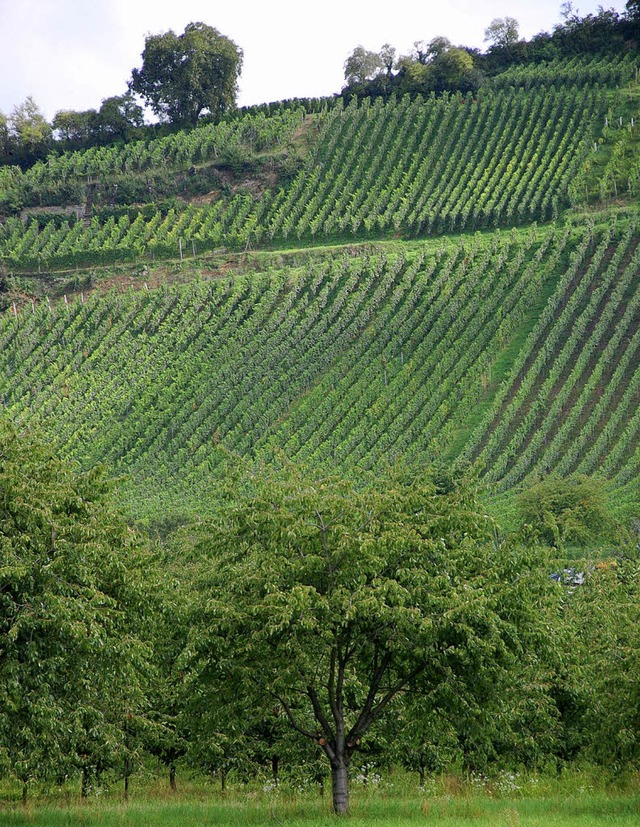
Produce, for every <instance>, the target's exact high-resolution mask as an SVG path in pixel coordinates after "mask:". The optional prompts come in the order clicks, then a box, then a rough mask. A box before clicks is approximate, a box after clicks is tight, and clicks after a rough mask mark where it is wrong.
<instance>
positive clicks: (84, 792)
mask: <svg viewBox="0 0 640 827" xmlns="http://www.w3.org/2000/svg"><path fill="white" fill-rule="evenodd" d="M88 795H89V767H87V765H86V764H83V766H82V782H81V784H80V797H81V798H87V797H88Z"/></svg>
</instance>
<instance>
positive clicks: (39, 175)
mask: <svg viewBox="0 0 640 827" xmlns="http://www.w3.org/2000/svg"><path fill="white" fill-rule="evenodd" d="M552 70H553V71H552ZM536 71H537V74H536ZM630 72H631V62H630V61H617V62H615V61H614V62H613V64H611V65H610V64H608V63H607V62H606V61H604V60H599V61H591V62H583V63H580V62H579V61H574V62H573V63H572V64H568V65H566V66H565V67H564V68H563V69H562V71H561V70H560V67H558V66H556V67H545V66H541V67H537V69H536V70H534V69H531V68H528V69H527V70H526V71H525V70H521V71H516V70H511V71H510V72H507V73H505V75H504V77H503V78H502V80H500V76H499V77H498V78H497V79H496V81H494V83H493V86H488V87H487V88H486V89H485V90H484V91H483V92H482V94H481V95H479V96H478V98H477V99H471V98H468V99H463V97H462V96H460V95H451V96H444V97H442V98H438V99H436V98H435V97H433V96H432V97H431V98H429V99H422V98H416V99H410V98H409V97H405V98H402V99H401V100H396V99H394V98H392V99H390V100H388V101H387V102H383V101H382V100H377V101H376V102H374V103H370V102H369V101H368V100H365V101H364V102H361V103H352V104H349V105H348V106H343V105H342V104H341V103H337V104H335V105H333V106H331V107H329V106H326V107H324V108H323V109H322V111H320V112H316V113H305V111H304V110H303V109H302V108H301V107H296V106H291V107H283V108H282V110H281V111H277V112H276V113H275V114H273V115H271V116H266V115H264V114H260V115H255V114H254V115H247V116H244V118H240V119H238V120H236V121H233V122H230V123H224V124H219V125H216V126H208V127H203V128H199V129H196V130H194V131H193V132H191V133H179V134H178V135H177V136H171V137H170V138H168V139H158V140H157V141H155V142H154V141H151V142H141V143H140V142H139V143H138V144H131V145H127V146H124V147H120V148H111V149H108V150H104V151H101V150H89V151H87V152H85V153H73V154H71V155H68V156H61V157H59V158H53V157H52V158H51V159H50V160H49V161H48V162H47V164H40V165H36V167H34V168H32V169H31V170H28V171H27V172H25V173H20V174H18V173H17V172H16V171H15V170H13V171H12V170H6V169H5V170H4V171H3V172H2V173H0V174H1V175H3V176H4V177H3V178H2V179H1V180H2V181H4V184H5V196H6V200H7V199H8V195H11V197H13V198H15V199H17V201H20V200H21V201H22V204H23V205H24V204H29V205H30V206H26V207H23V209H24V210H25V212H24V214H23V217H22V219H21V218H19V217H17V216H16V217H12V218H8V219H7V220H6V221H5V222H4V223H3V224H1V225H0V256H2V261H3V262H4V266H5V269H6V270H7V271H8V272H9V273H10V274H11V273H13V274H14V276H13V279H12V280H11V276H10V282H9V283H10V286H12V287H13V290H14V292H13V294H12V299H11V301H10V302H9V306H10V310H9V312H5V313H4V315H3V316H2V318H1V320H0V400H1V402H2V404H3V407H4V410H5V412H6V413H7V414H8V415H9V416H10V417H12V418H13V419H15V420H16V421H17V422H18V423H21V424H24V425H31V424H34V423H37V424H39V425H40V426H41V427H42V428H43V429H44V430H45V432H46V433H47V434H48V435H49V436H50V437H51V438H52V439H53V440H56V441H57V442H58V444H59V446H60V450H61V451H62V453H63V454H65V455H66V456H70V457H73V458H75V459H76V460H78V462H79V463H80V464H81V465H82V466H83V467H89V466H91V465H93V464H95V463H96V462H101V461H104V462H107V463H108V464H109V466H110V467H111V468H112V469H113V470H114V472H115V473H117V474H124V475H125V476H126V482H125V483H124V486H123V497H124V498H125V500H126V502H127V507H128V510H129V512H130V513H131V514H132V515H135V516H138V517H142V518H147V519H152V518H156V517H158V516H159V515H163V514H165V515H166V514H169V515H174V516H175V515H177V514H180V513H190V512H192V511H194V510H197V509H200V508H201V507H202V497H203V495H204V493H205V492H206V491H207V489H208V488H209V487H210V485H211V479H212V476H215V474H216V472H217V470H218V468H219V467H220V461H221V460H220V450H219V446H222V447H223V448H226V449H229V450H232V451H236V452H238V453H240V454H243V455H246V456H251V457H256V458H263V459H266V460H267V461H271V460H272V459H273V458H274V457H277V456H278V455H279V454H281V453H283V454H284V455H286V456H287V457H290V458H292V459H294V460H297V461H303V462H306V463H309V464H311V465H316V466H321V467H323V468H326V469H327V470H336V471H339V472H341V473H346V474H355V475H361V474H363V473H365V472H369V471H375V470H376V469H379V468H381V467H383V466H385V465H387V464H394V463H398V462H402V463H407V464H411V463H419V464H422V463H427V462H434V461H435V462H446V463H452V464H454V465H456V464H457V465H460V466H463V465H467V464H469V463H471V464H473V465H474V466H475V467H477V468H478V469H479V473H480V474H481V476H482V477H483V479H484V480H485V481H486V482H487V483H489V484H490V485H491V486H492V489H491V490H493V491H495V492H498V493H499V492H502V493H504V492H507V493H509V492H512V491H514V490H516V489H517V488H518V487H519V486H522V485H523V484H525V483H527V482H528V481H530V480H532V479H534V478H536V477H537V476H540V475H545V474H549V473H557V474H561V475H569V474H572V473H575V472H580V473H585V474H590V475H599V476H602V477H604V478H605V479H607V480H609V481H610V482H611V486H612V488H613V489H614V490H616V491H617V492H618V494H617V495H616V496H617V497H618V498H619V499H620V500H621V501H622V500H624V496H625V494H624V492H627V494H628V496H629V498H630V501H631V510H632V511H633V508H634V507H635V506H634V505H633V502H634V498H635V497H636V494H635V493H634V492H636V490H637V483H638V478H639V474H638V471H639V462H640V445H639V437H638V434H639V433H640V431H639V429H638V424H639V423H638V410H639V409H640V405H639V403H640V360H639V359H638V345H639V341H640V340H639V338H638V336H639V333H638V331H639V329H640V324H639V323H640V279H639V267H640V250H638V241H639V234H638V224H637V211H636V208H635V205H634V201H633V198H634V192H635V190H634V188H635V186H636V183H635V182H636V177H634V176H637V174H638V172H639V171H640V163H639V161H638V158H639V153H638V151H637V143H636V133H635V130H636V128H637V127H636V126H635V122H636V121H637V120H638V117H637V116H634V113H635V111H636V107H637V89H636V87H635V86H633V87H632V88H630V89H629V90H628V91H627V90H625V94H620V93H619V92H617V91H616V89H615V87H613V86H612V85H611V84H616V83H617V84H619V83H621V81H623V80H625V81H626V79H627V77H628V75H629V73H630ZM551 76H553V77H554V78H555V82H554V83H550V82H549V78H550V77H551ZM614 112H615V113H618V112H619V113H620V114H619V115H615V116H614V114H613V113H614ZM603 182H604V183H603ZM115 184H118V188H117V191H116V190H115V189H114V185H115ZM162 187H164V188H165V190H166V192H162V191H160V190H161V188H162ZM158 188H160V190H158V191H155V190H157V189H158ZM612 188H613V189H614V190H615V192H611V190H612ZM141 192H142V193H143V195H144V198H143V199H142V200H138V198H139V196H140V193H141ZM176 194H177V195H176ZM612 195H616V196H617V198H618V202H620V201H622V204H620V203H617V211H611V210H610V212H609V213H599V212H597V210H598V209H600V210H602V208H603V207H605V206H606V202H607V199H609V198H610V197H611V196H612ZM70 196H72V198H71V200H69V199H70ZM165 196H166V197H170V198H171V199H172V200H171V201H170V202H166V201H165V202H162V203H160V201H159V199H161V198H164V197H165ZM74 199H75V200H76V201H79V203H76V205H75V207H74V204H73V200H74ZM145 200H148V203H143V202H144V201H145ZM37 201H40V202H41V206H40V207H38V208H36V207H35V206H34V203H35V202H37ZM114 201H118V202H119V203H117V204H115V203H113V202H114ZM572 204H573V207H574V209H573V210H572V209H571V205H572ZM74 208H75V209H77V215H74V216H70V215H68V214H67V213H68V212H69V210H71V209H74ZM577 209H581V210H582V213H578V212H577V211H576V210H577ZM594 210H595V211H594ZM550 220H552V221H553V223H552V224H549V225H546V226H545V225H544V222H546V221H550ZM535 222H538V223H537V224H536V223H535ZM518 227H519V229H518ZM499 228H502V229H499ZM453 232H456V233H458V235H456V236H452V235H451V233H453ZM434 236H437V237H434ZM318 243H321V244H323V245H325V246H324V247H322V248H318V249H315V250H313V249H311V247H310V245H311V244H318ZM345 243H346V246H340V245H341V244H342V245H344V244H345ZM292 244H293V245H294V246H295V248H296V252H295V253H289V254H285V253H283V252H282V251H283V249H284V248H285V246H286V245H289V246H291V245H292ZM329 244H333V245H334V246H329ZM221 247H224V248H225V249H226V250H227V251H233V250H234V249H235V250H237V251H238V253H239V255H238V256H237V258H236V259H235V263H234V264H233V266H234V267H238V260H240V261H242V262H244V264H243V266H242V267H240V268H239V269H238V270H234V274H232V275H228V274H225V271H224V270H220V269H217V263H219V260H220V259H219V257H218V258H213V259H211V260H209V261H207V260H206V259H205V258H202V256H203V254H204V253H206V251H211V250H219V248H221ZM260 248H264V249H266V250H267V251H270V252H264V253H259V254H258V253H256V250H258V249H260ZM305 248H309V249H305ZM162 258H173V259H174V263H173V264H171V265H169V267H170V268H173V270H174V271H178V270H180V279H179V282H178V283H176V284H174V285H171V286H169V285H168V284H164V285H163V286H161V287H159V288H157V289H151V290H148V289H146V290H145V289H141V288H143V282H144V281H149V283H151V277H152V276H153V267H154V266H157V263H158V261H159V260H160V259H162ZM178 258H179V259H181V261H180V262H176V261H175V259H178ZM154 259H155V265H154V263H153V262H154ZM232 259H233V256H231V257H229V256H227V264H228V263H229V262H230V261H232ZM190 260H192V262H191V263H189V261H190ZM127 261H130V262H133V265H132V266H134V267H135V270H131V273H132V274H133V275H132V277H131V278H130V279H129V280H130V281H132V282H134V283H135V284H136V285H137V287H138V288H139V289H137V290H127V291H126V292H124V293H123V292H121V289H120V290H112V291H111V292H108V293H107V294H106V295H105V294H103V293H102V292H101V291H97V292H94V293H93V294H92V295H91V296H88V295H87V296H85V292H87V291H86V289H85V288H84V287H83V293H82V294H80V293H79V292H78V290H76V291H75V293H74V296H72V297H71V299H70V300H69V298H68V297H65V301H64V302H60V301H58V302H57V303H55V302H54V303H53V304H51V303H50V302H49V300H48V299H47V300H45V298H44V291H45V290H46V285H47V284H48V283H49V282H48V280H49V279H50V273H51V271H52V270H53V269H55V268H64V267H80V266H85V267H86V266H92V267H93V268H94V269H93V270H91V271H85V272H84V273H82V272H79V271H78V272H76V274H75V275H72V277H71V280H72V282H73V283H75V285H76V286H79V285H84V284H88V283H89V282H92V283H95V282H98V283H99V282H100V279H106V278H107V277H110V276H112V275H113V271H105V272H104V273H102V275H101V274H100V271H99V270H97V269H96V266H97V265H98V264H103V265H104V264H111V265H113V264H114V263H116V262H125V263H126V262H127ZM147 268H149V269H147ZM189 268H190V269H189ZM38 271H41V273H40V275H38ZM120 272H121V275H122V273H125V272H126V271H125V270H121V271H120ZM168 272H169V271H168V270H166V269H165V270H164V271H163V273H164V275H165V276H166V275H167V273H168ZM17 273H22V274H23V275H22V277H20V278H18V277H17V276H16V275H15V274H17ZM141 273H144V275H140V274H141ZM135 274H138V275H135ZM66 278H68V276H67V277H66ZM118 284H119V286H120V288H121V286H122V278H121V279H120V281H119V282H118ZM43 285H45V287H44V288H43ZM144 286H146V285H144ZM20 291H22V301H20V300H19V296H20ZM37 292H39V293H40V297H39V298H38V300H36V296H35V294H36V293H37ZM29 295H31V296H33V297H34V301H33V302H30V301H29V300H28V299H29ZM13 298H15V303H14V302H13ZM25 299H26V300H25ZM629 492H630V493H629Z"/></svg>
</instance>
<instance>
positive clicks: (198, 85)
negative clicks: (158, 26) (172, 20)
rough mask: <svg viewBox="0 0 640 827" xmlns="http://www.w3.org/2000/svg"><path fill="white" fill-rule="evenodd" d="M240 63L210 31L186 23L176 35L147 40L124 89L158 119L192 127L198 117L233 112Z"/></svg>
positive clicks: (234, 50) (235, 51)
mask: <svg viewBox="0 0 640 827" xmlns="http://www.w3.org/2000/svg"><path fill="white" fill-rule="evenodd" d="M242 57H243V55H242V49H240V48H238V46H237V45H236V44H235V43H234V42H233V40H231V39H230V38H228V37H225V35H223V34H221V33H220V32H219V31H218V30H217V29H214V28H213V26H207V25H206V24H205V23H188V24H187V26H186V28H185V30H184V32H183V33H182V34H181V35H176V34H175V32H173V31H171V30H169V31H168V32H165V33H164V34H158V35H149V36H148V37H147V38H146V40H145V45H144V51H143V52H142V68H141V69H134V70H133V73H132V76H131V81H130V83H129V88H130V90H131V91H132V92H135V93H136V94H138V95H140V96H141V97H142V98H143V99H144V100H145V101H146V102H147V104H148V105H149V106H151V108H152V109H153V111H154V112H155V114H156V115H159V116H160V118H161V119H168V120H170V121H172V122H173V123H190V124H192V125H193V124H196V123H197V121H198V118H199V117H200V114H201V113H202V112H203V111H207V112H208V113H209V114H211V115H221V114H224V112H226V110H227V109H233V108H234V107H235V103H236V95H237V92H238V77H239V75H240V72H241V70H242Z"/></svg>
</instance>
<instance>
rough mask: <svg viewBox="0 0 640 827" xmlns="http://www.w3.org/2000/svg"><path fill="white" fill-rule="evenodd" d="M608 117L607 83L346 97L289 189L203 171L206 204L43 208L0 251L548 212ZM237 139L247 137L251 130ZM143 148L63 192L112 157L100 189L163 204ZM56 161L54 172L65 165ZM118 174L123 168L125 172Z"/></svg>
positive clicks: (187, 250)
mask: <svg viewBox="0 0 640 827" xmlns="http://www.w3.org/2000/svg"><path fill="white" fill-rule="evenodd" d="M606 111H607V98H606V94H605V91H604V89H603V88H600V87H595V86H588V87H586V88H578V87H577V86H558V87H552V88H551V89H547V88H545V87H543V86H538V87H533V88H531V89H530V90H528V91H524V90H522V89H516V90H512V89H507V90H502V91H494V90H492V89H491V88H488V89H487V90H486V91H483V92H482V94H481V95H479V96H478V98H477V99H471V98H467V99H463V98H462V96H460V95H451V96H444V97H441V98H438V99H435V98H433V97H431V98H429V99H426V100H424V99H422V98H420V97H418V98H416V99H414V100H411V99H409V97H404V98H402V99H401V100H395V99H393V98H392V99H391V100H390V101H388V102H386V103H385V102H383V101H382V100H381V99H377V100H376V101H375V102H374V103H373V104H371V103H370V101H369V99H365V100H364V101H362V102H361V103H359V104H358V103H357V102H353V103H351V104H349V105H348V106H346V107H343V106H342V102H341V101H340V102H339V103H338V104H336V105H335V106H334V107H333V108H332V109H331V110H329V111H326V112H324V113H323V114H322V115H318V116H313V118H308V119H307V120H306V121H305V124H304V126H303V134H304V136H305V140H306V144H305V146H306V147H307V149H306V160H305V162H304V166H303V168H302V169H301V170H300V172H299V173H298V174H297V176H295V177H294V178H293V181H292V182H291V184H290V185H287V186H281V187H279V188H277V187H276V186H272V187H270V186H265V181H264V180H263V181H262V182H261V184H260V187H259V189H261V191H260V192H258V193H256V192H255V191H254V190H255V186H254V190H252V189H251V187H250V186H249V182H247V186H245V187H244V188H242V189H241V190H237V191H234V190H233V189H230V188H229V187H228V186H227V190H226V194H224V192H223V190H224V186H222V182H221V181H218V187H217V189H216V187H214V186H213V179H211V181H209V178H206V181H209V183H210V185H211V187H212V188H213V189H214V190H215V192H214V194H213V195H212V198H211V203H207V204H204V205H202V204H193V203H192V204H189V205H186V204H182V205H179V204H174V206H171V207H166V206H165V207H162V208H160V207H157V206H155V205H153V204H151V205H149V206H148V207H146V208H144V209H142V208H141V207H132V208H131V209H127V210H125V211H123V210H122V209H120V210H113V211H112V212H111V214H109V215H108V214H105V212H104V211H101V212H100V213H99V214H98V215H94V216H93V217H91V213H90V212H89V213H88V214H86V213H85V219H84V220H83V221H79V220H76V219H75V218H74V217H71V218H68V217H65V216H62V217H61V216H51V215H46V214H45V215H39V216H38V215H34V216H32V217H31V219H30V220H28V221H27V222H26V223H25V222H23V221H21V220H19V219H18V218H12V219H9V220H7V222H6V223H5V224H4V225H0V258H2V259H4V260H5V263H6V266H7V267H8V268H9V269H10V270H13V271H17V272H18V271H19V272H24V271H30V270H31V271H33V270H36V271H37V270H38V269H42V268H45V269H46V268H50V267H64V266H67V267H68V266H74V265H77V264H88V263H92V262H94V263H95V262H113V261H120V260H131V259H140V258H144V257H147V258H158V257H178V255H180V256H181V257H182V256H183V255H194V254H196V253H197V252H202V251H205V250H211V249H214V248H219V247H225V248H227V249H245V248H246V247H248V246H251V247H260V246H265V245H278V244H283V243H285V242H290V241H291V240H292V239H293V240H295V242H296V243H301V242H302V243H309V242H310V241H312V240H327V239H332V238H334V239H335V238H340V239H357V238H367V237H376V236H380V235H381V234H382V235H386V236H390V235H392V234H397V235H400V236H411V237H415V236H424V235H432V234H439V233H446V232H454V231H469V230H474V229H479V228H485V227H498V226H505V225H506V226H509V225H512V224H517V223H524V222H531V221H534V220H536V221H542V220H549V219H551V218H553V217H554V216H557V215H558V213H559V211H560V210H561V209H563V208H564V207H567V206H568V205H569V197H568V194H569V188H570V185H571V183H572V181H573V180H574V179H575V177H576V175H577V172H578V169H579V168H580V167H581V166H583V165H584V160H585V158H586V157H587V155H588V154H589V153H590V152H593V145H594V143H593V142H594V140H595V138H596V137H597V135H598V134H599V132H600V130H601V127H600V124H601V123H603V115H604V114H605V113H606ZM296 118H297V120H296ZM300 120H301V113H294V114H293V115H290V117H289V119H284V120H283V119H280V120H279V121H278V122H277V123H278V128H279V129H280V134H281V135H282V142H281V143H282V145H283V146H285V145H287V144H288V143H289V142H290V141H291V138H292V134H293V132H292V130H293V128H294V126H296V124H298V125H299V124H300ZM262 129H263V130H265V131H266V130H267V125H265V124H264V123H263V124H262ZM318 130H319V131H318ZM245 131H248V130H245ZM197 132H198V130H196V132H194V133H192V134H191V136H189V142H188V141H187V136H185V137H184V147H183V149H184V151H182V150H181V151H179V150H178V149H177V148H176V147H172V148H171V152H172V155H171V159H174V161H175V159H180V158H182V161H181V163H182V166H183V167H184V166H185V165H188V164H190V163H191V162H192V161H193V159H195V158H198V157H202V156H201V155H199V154H198V153H201V152H202V153H205V154H206V152H209V153H211V152H212V151H213V150H212V147H214V148H215V138H214V137H211V135H209V134H207V136H206V138H207V140H205V139H204V138H202V139H201V140H200V141H198V140H197ZM237 133H239V134H243V133H242V130H241V129H240V127H238V129H237ZM233 134H236V133H233ZM233 134H230V135H227V137H226V140H227V141H228V142H230V148H231V149H233V148H235V150H234V151H237V152H239V153H240V156H241V157H242V152H243V151H244V152H249V148H248V146H247V147H245V149H244V150H241V148H240V145H241V142H240V141H239V139H238V140H236V141H235V142H234V140H233ZM277 134H278V130H277V129H274V130H273V134H272V133H269V135H268V139H269V143H270V145H271V146H272V147H273V146H274V145H275V143H276V137H275V136H276V135H277ZM264 140H265V141H267V137H265V139H264ZM220 141H222V138H220ZM254 144H255V139H254ZM166 151H167V152H168V151H169V150H168V149H166ZM279 151H280V150H279ZM140 152H141V153H142V155H141V156H140V158H136V155H135V153H134V152H133V150H132V151H131V152H128V153H127V152H125V150H122V158H121V159H120V160H119V159H118V158H117V157H111V156H112V155H113V153H111V154H110V155H109V156H108V157H107V156H106V155H105V157H104V158H102V157H101V156H100V155H99V154H97V153H96V154H94V155H95V157H94V156H92V157H91V159H89V160H87V159H84V160H83V162H82V163H81V162H80V160H78V159H75V160H74V159H72V158H69V159H67V163H66V166H65V170H66V173H65V175H66V177H65V176H64V175H63V174H62V171H60V175H61V176H62V180H61V183H60V184H59V186H67V187H69V188H70V189H71V191H74V192H75V190H76V189H77V188H78V186H80V183H79V181H78V180H77V179H79V177H80V176H81V173H80V171H78V172H77V173H74V172H73V170H75V169H76V168H77V169H78V170H82V169H84V168H85V167H86V168H87V169H94V168H97V167H96V165H97V166H98V167H99V166H100V164H102V163H104V164H105V171H104V173H101V175H102V176H103V177H104V183H103V185H102V186H103V188H104V187H106V188H107V190H108V192H112V190H111V189H109V187H110V186H111V187H115V190H113V198H114V199H115V198H116V196H117V197H118V198H120V196H121V193H122V191H123V190H124V188H125V187H127V186H129V187H131V188H132V190H135V191H136V192H137V193H138V196H139V197H141V193H140V192H139V190H140V189H141V188H142V194H144V193H145V192H146V189H145V187H144V186H143V185H144V182H145V181H147V187H148V191H149V194H150V196H149V197H151V198H153V195H152V193H153V192H154V186H155V185H154V180H155V179H153V176H152V171H151V170H147V171H146V172H144V174H142V173H135V170H136V169H137V166H136V165H138V166H140V168H141V169H142V170H144V169H146V167H145V164H147V163H160V161H161V160H162V159H163V157H164V156H163V155H162V153H161V152H157V151H156V148H153V149H149V148H148V147H147V148H145V147H141V148H140ZM154 159H155V160H154ZM169 160H170V159H169V158H168V160H167V162H168V163H169ZM240 160H241V158H240ZM240 160H239V161H238V163H240ZM175 163H177V161H175ZM220 163H222V162H220ZM220 163H219V164H218V166H220ZM227 163H228V161H226V162H224V164H227ZM52 164H53V167H52V168H53V169H54V170H55V169H56V168H57V167H60V166H61V165H62V161H60V160H57V161H55V163H54V162H53V161H52ZM224 164H223V166H224ZM119 165H120V166H119ZM267 166H268V165H267ZM119 169H120V170H122V172H121V173H120V176H119V177H117V178H114V177H113V176H114V174H115V173H116V172H118V170H119ZM213 169H214V171H215V164H214V168H213ZM192 172H193V176H191V177H189V176H188V175H187V176H183V179H184V180H183V187H184V191H185V193H187V192H189V191H190V190H192V189H193V188H194V187H196V185H197V181H198V177H199V176H204V175H205V171H204V170H202V169H200V170H198V169H196V167H195V166H194V167H193V168H192ZM45 173H46V174H45ZM125 173H126V174H125ZM52 174H53V173H51V172H50V171H49V170H48V169H46V167H45V168H44V169H43V170H41V171H40V172H39V173H38V175H39V177H37V176H36V174H35V172H34V173H33V174H32V175H31V177H32V178H33V179H34V182H35V181H40V179H42V182H41V186H42V187H43V188H44V189H43V192H44V193H45V194H46V192H48V190H46V187H47V186H52V184H51V182H50V176H51V175H52ZM92 174H94V175H96V174H97V173H95V172H94V173H92ZM136 174H137V175H138V178H140V175H142V178H140V180H139V181H138V185H137V187H138V189H137V190H136V187H135V186H134V183H135V181H134V183H132V181H131V180H130V179H131V176H133V179H135V178H136ZM74 175H75V179H74ZM206 175H209V176H211V175H213V172H211V170H209V172H208V173H206ZM145 176H146V177H145ZM147 178H148V180H147ZM74 180H76V185H77V186H76V185H74V183H73V181H74ZM136 180H137V179H136ZM181 180H182V179H181ZM276 180H277V176H276ZM194 182H195V183H194ZM31 183H33V182H31ZM267 183H268V181H267ZM254 184H255V182H254ZM34 185H35V184H34ZM118 187H119V188H120V189H118ZM205 189H206V188H205ZM117 193H120V195H117ZM43 197H44V196H43ZM86 197H87V199H88V198H89V194H86ZM155 200H157V196H156V198H155ZM45 203H46V201H45ZM86 207H87V205H86V204H85V211H86Z"/></svg>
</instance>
